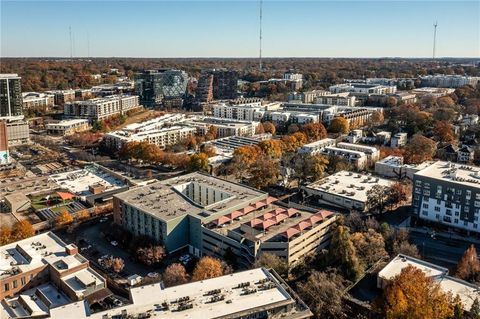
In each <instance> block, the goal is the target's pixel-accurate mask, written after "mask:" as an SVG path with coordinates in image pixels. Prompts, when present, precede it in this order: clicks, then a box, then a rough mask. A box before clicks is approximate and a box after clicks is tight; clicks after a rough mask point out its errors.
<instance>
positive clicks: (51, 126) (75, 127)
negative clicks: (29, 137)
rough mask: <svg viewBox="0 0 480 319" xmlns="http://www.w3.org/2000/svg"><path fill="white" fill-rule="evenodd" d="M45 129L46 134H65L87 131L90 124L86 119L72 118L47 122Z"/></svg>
mask: <svg viewBox="0 0 480 319" xmlns="http://www.w3.org/2000/svg"><path fill="white" fill-rule="evenodd" d="M45 129H46V130H47V134H51V135H61V136H67V135H72V134H74V133H78V132H84V131H87V130H89V129H90V125H89V124H88V120H86V119H73V120H63V121H60V122H52V123H47V124H46V125H45Z"/></svg>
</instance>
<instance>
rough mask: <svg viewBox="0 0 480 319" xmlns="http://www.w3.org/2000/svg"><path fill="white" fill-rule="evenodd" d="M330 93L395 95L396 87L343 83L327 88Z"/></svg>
mask: <svg viewBox="0 0 480 319" xmlns="http://www.w3.org/2000/svg"><path fill="white" fill-rule="evenodd" d="M328 89H329V90H330V92H331V93H343V92H350V93H361V94H390V93H396V92H397V87H396V86H395V85H391V86H387V85H378V84H365V83H344V84H337V85H332V86H330V87H329V88H328Z"/></svg>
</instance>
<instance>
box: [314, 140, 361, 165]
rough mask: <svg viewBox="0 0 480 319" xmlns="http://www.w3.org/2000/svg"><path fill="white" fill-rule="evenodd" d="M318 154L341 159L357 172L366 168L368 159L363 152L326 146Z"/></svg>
mask: <svg viewBox="0 0 480 319" xmlns="http://www.w3.org/2000/svg"><path fill="white" fill-rule="evenodd" d="M320 153H321V154H322V155H325V156H327V157H341V158H343V159H345V160H346V161H348V162H349V163H350V164H352V165H353V166H355V167H356V168H357V169H359V170H362V169H364V168H366V167H367V166H368V157H367V155H366V154H365V153H364V152H360V151H354V150H349V149H344V148H339V147H334V146H327V147H325V148H324V149H322V150H321V152H320Z"/></svg>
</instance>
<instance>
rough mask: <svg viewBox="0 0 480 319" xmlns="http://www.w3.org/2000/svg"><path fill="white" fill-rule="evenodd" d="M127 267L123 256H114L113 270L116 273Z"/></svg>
mask: <svg viewBox="0 0 480 319" xmlns="http://www.w3.org/2000/svg"><path fill="white" fill-rule="evenodd" d="M124 267H125V262H124V261H123V259H122V258H113V260H112V270H113V271H114V272H116V273H119V272H121V271H122V270H123V268H124Z"/></svg>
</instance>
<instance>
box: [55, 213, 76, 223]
mask: <svg viewBox="0 0 480 319" xmlns="http://www.w3.org/2000/svg"><path fill="white" fill-rule="evenodd" d="M72 222H73V217H72V215H70V214H69V213H68V212H67V211H66V210H63V211H62V212H61V213H60V215H58V216H57V218H55V224H56V225H57V226H64V225H68V224H70V223H72Z"/></svg>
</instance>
